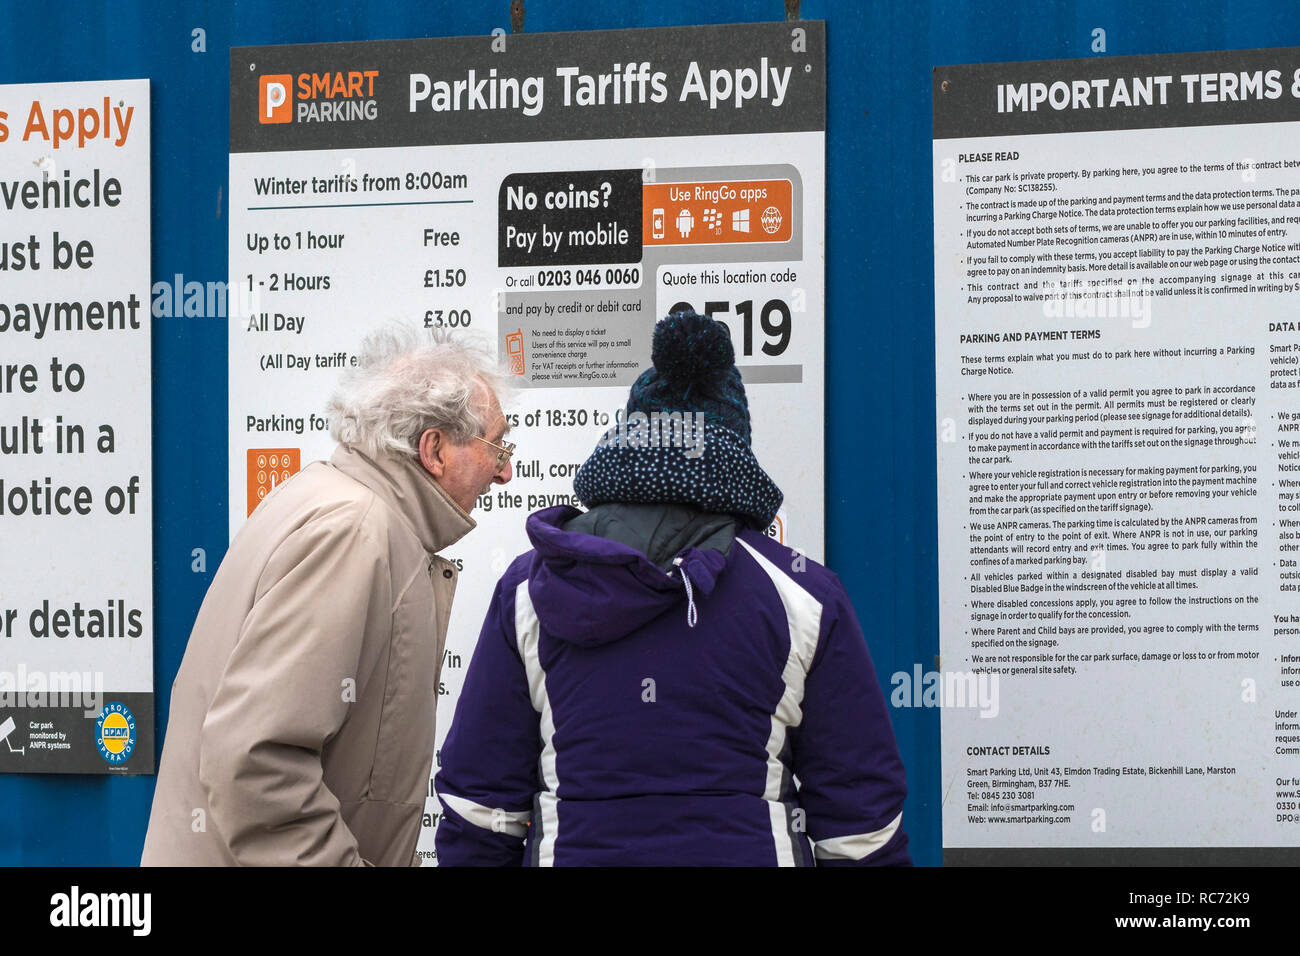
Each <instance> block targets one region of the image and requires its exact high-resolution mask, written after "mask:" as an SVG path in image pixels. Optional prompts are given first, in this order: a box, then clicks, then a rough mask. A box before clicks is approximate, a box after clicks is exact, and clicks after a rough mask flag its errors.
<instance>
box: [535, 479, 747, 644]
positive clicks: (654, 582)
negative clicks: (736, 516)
mask: <svg viewBox="0 0 1300 956" xmlns="http://www.w3.org/2000/svg"><path fill="white" fill-rule="evenodd" d="M629 507H637V506H625V505H602V506H601V509H602V515H601V516H597V518H596V519H592V518H591V516H592V515H593V514H594V513H595V512H596V511H597V509H593V510H592V512H587V513H586V514H584V513H583V512H581V511H579V510H578V509H576V508H572V507H569V506H568V505H559V506H557V507H554V508H546V509H544V510H542V511H538V512H534V513H533V514H531V515H529V516H528V521H527V525H526V527H527V531H528V538H529V540H530V541H531V542H532V544H533V548H534V550H535V552H536V555H535V558H534V562H533V567H532V569H531V571H530V574H529V583H528V594H529V597H530V598H531V599H532V602H533V607H534V609H535V610H536V612H537V618H538V620H539V621H540V622H541V624H542V626H543V627H545V628H546V630H547V632H548V633H550V634H553V635H555V636H556V637H557V638H559V639H561V640H564V641H567V642H569V643H571V644H578V645H583V646H589V647H595V646H598V645H601V644H608V643H611V642H613V641H617V640H619V639H621V638H623V637H626V636H627V635H628V634H631V633H632V632H633V631H636V630H638V629H639V628H641V627H643V626H644V625H646V624H648V623H649V622H651V621H652V620H654V619H655V618H657V617H659V616H660V615H661V614H664V613H665V612H667V611H670V610H675V611H676V612H677V613H680V614H681V615H682V619H683V621H685V620H687V614H688V609H689V607H690V606H691V605H692V604H693V603H695V602H698V601H699V599H700V598H701V597H707V596H708V595H709V594H710V593H711V592H712V591H713V588H714V586H715V585H716V584H717V580H718V576H719V575H720V574H721V573H722V571H723V570H724V569H725V568H726V565H727V556H728V554H729V553H730V548H731V544H732V538H733V535H734V522H733V523H732V524H731V530H730V531H728V530H727V529H720V528H719V527H718V526H717V524H716V523H713V522H708V521H704V522H694V523H691V522H687V523H686V524H682V523H681V522H680V521H674V520H673V519H674V517H675V516H674V515H673V514H671V513H669V514H668V519H669V520H668V521H667V522H665V521H664V520H662V519H663V514H664V511H663V509H664V508H665V507H667V508H673V507H680V506H640V507H642V508H645V509H646V510H645V511H644V512H640V513H634V512H630V511H629V510H628V509H629ZM611 509H617V513H612V512H611ZM656 511H658V512H659V515H658V519H659V520H656V515H655V512H656ZM600 517H604V518H606V519H610V518H612V519H613V520H614V521H615V523H618V524H620V525H622V530H621V533H620V535H619V536H620V537H621V538H622V540H612V539H611V538H607V537H602V536H600V535H599V534H595V533H586V532H585V531H582V530H574V529H575V528H587V529H590V530H596V529H597V528H599V529H600V530H601V533H605V531H606V530H607V528H608V525H609V522H608V521H600V520H598V519H599V518H600ZM589 519H590V520H589ZM638 526H639V527H642V528H645V529H647V531H648V533H647V534H646V535H645V536H644V537H645V541H644V543H645V545H646V546H647V550H649V551H650V552H651V553H655V552H659V553H660V555H661V556H667V557H666V560H665V564H667V566H668V570H665V569H664V568H663V567H660V566H658V565H656V564H655V562H654V561H652V560H651V559H650V557H648V556H647V554H646V553H645V551H643V550H638V549H637V548H635V547H632V546H631V545H630V544H627V543H624V542H625V541H631V540H636V535H635V533H634V532H635V529H636V528H637V527H638ZM676 545H680V547H674V546H676ZM723 545H725V548H726V550H725V551H723V550H718V547H719V546H723ZM670 551H676V553H675V554H671V555H669V552H670ZM687 579H689V589H690V598H689V599H688V593H687V590H688V587H687Z"/></svg>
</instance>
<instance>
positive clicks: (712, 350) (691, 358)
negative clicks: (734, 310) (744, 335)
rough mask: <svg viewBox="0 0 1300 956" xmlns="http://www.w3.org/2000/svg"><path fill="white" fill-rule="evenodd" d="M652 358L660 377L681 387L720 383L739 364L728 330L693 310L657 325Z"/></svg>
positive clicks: (671, 317) (673, 316)
mask: <svg viewBox="0 0 1300 956" xmlns="http://www.w3.org/2000/svg"><path fill="white" fill-rule="evenodd" d="M650 356H651V359H652V360H653V361H654V366H655V369H656V370H657V371H658V372H659V374H660V375H662V376H663V377H664V378H665V379H667V380H668V381H669V382H672V383H673V384H674V385H677V386H679V387H688V386H691V385H697V384H704V383H707V382H717V381H719V380H720V379H722V378H723V377H724V376H725V375H726V373H727V372H728V370H730V368H731V367H732V365H734V364H735V361H736V353H735V350H734V349H733V348H732V347H731V335H730V334H729V333H728V332H727V327H726V326H724V325H723V324H722V323H721V322H718V321H716V320H714V319H710V318H707V317H706V316H703V315H697V314H696V313H695V312H694V311H692V310H689V309H688V310H685V311H682V312H673V313H671V314H670V315H669V316H668V317H667V318H666V319H663V320H661V321H660V322H659V324H658V325H656V326H655V333H654V344H653V345H652V347H651V351H650Z"/></svg>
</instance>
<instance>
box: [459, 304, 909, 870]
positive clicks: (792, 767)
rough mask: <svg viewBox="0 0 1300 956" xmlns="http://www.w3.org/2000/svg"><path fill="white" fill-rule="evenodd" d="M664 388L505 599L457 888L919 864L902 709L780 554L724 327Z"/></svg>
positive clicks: (832, 588)
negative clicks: (907, 826) (483, 873)
mask: <svg viewBox="0 0 1300 956" xmlns="http://www.w3.org/2000/svg"><path fill="white" fill-rule="evenodd" d="M653 360H654V367H653V368H651V369H647V370H646V371H645V372H643V373H642V374H641V376H640V377H639V378H638V379H637V381H636V383H635V384H634V385H633V386H632V391H631V395H630V396H629V399H628V403H627V415H626V416H625V418H624V420H623V422H621V423H620V424H619V425H618V426H615V427H614V428H611V429H610V430H609V431H608V432H606V434H605V436H604V437H602V438H601V440H600V442H599V444H598V446H597V448H596V451H595V452H594V453H593V454H592V456H591V457H590V458H589V459H588V460H587V462H586V464H584V465H583V467H582V469H581V470H580V471H579V472H578V475H577V477H576V479H575V480H574V490H575V492H576V493H577V495H578V497H579V499H580V500H581V501H582V502H583V504H584V505H586V506H587V507H588V509H589V510H588V511H586V512H580V511H578V510H577V509H575V508H570V507H567V506H561V507H556V508H548V509H546V510H544V511H539V512H537V513H535V514H533V515H530V516H529V518H528V525H527V530H528V536H529V539H530V540H531V541H532V544H533V550H531V551H529V552H528V553H526V554H524V555H522V556H520V557H519V558H517V559H516V560H515V561H514V563H513V564H511V566H510V567H509V568H508V569H507V570H506V573H505V575H504V576H503V577H502V578H501V580H500V582H499V583H498V584H497V588H496V591H495V593H494V594H493V597H492V602H491V605H490V608H489V611H488V615H487V620H486V621H485V622H484V625H483V632H482V635H481V636H480V637H479V642H478V647H477V649H476V650H475V652H474V657H473V660H472V662H471V664H470V667H469V670H468V672H467V674H466V679H465V686H464V689H463V691H462V693H461V697H460V705H459V706H458V707H457V709H456V716H455V719H454V721H453V723H452V727H451V731H450V732H449V734H448V736H447V739H446V742H445V744H444V746H443V748H442V769H441V771H440V772H439V773H438V775H437V778H436V780H435V787H436V790H437V793H438V798H439V800H440V801H441V803H442V807H443V818H442V822H441V823H440V825H439V827H438V833H437V851H438V861H439V863H440V865H458V864H460V865H519V864H527V865H533V866H551V865H611V866H628V865H706V866H717V865H747V866H763V865H767V866H770V865H783V866H811V865H813V864H814V863H816V864H817V865H845V864H848V865H873V864H875V865H880V864H907V863H909V862H910V860H909V858H908V854H907V836H906V834H905V832H904V830H903V826H902V809H903V797H904V795H905V793H906V784H905V780H904V773H903V765H902V761H901V760H900V759H899V755H898V748H897V745H896V744H895V742H894V734H893V730H892V728H891V726H890V722H889V715H888V712H887V710H886V707H885V701H884V695H883V694H882V693H881V688H880V685H879V683H878V682H877V680H876V675H875V671H874V669H873V668H872V665H871V658H870V656H869V654H868V652H867V645H866V642H865V640H864V638H863V635H862V631H861V629H860V627H859V626H858V621H857V618H856V616H855V615H854V613H853V608H852V606H851V605H850V603H849V599H848V596H847V594H846V593H845V591H844V587H843V585H842V584H841V583H840V581H839V578H837V577H836V576H835V575H834V574H833V573H831V572H830V571H828V570H827V569H826V568H824V567H822V566H821V565H819V564H817V563H815V562H813V561H810V560H808V559H807V558H806V557H804V556H803V555H801V554H799V553H798V552H795V551H792V550H791V549H789V548H786V547H783V546H782V545H780V544H778V543H776V542H775V541H773V540H772V539H771V538H769V537H768V536H767V535H766V534H764V531H763V529H765V528H767V527H768V526H769V525H770V524H771V522H772V520H773V517H774V516H775V514H776V511H777V508H778V507H779V506H780V504H781V492H780V490H779V489H778V488H777V487H776V485H775V484H773V482H772V480H771V479H770V478H769V477H768V476H767V474H766V473H764V471H763V470H762V468H760V467H759V465H758V462H757V461H756V460H755V458H754V455H753V453H752V451H751V450H750V425H749V409H748V404H747V402H746V399H745V390H744V386H743V384H742V383H741V378H740V373H739V372H738V371H737V369H736V367H735V365H734V355H733V351H732V346H731V340H730V337H729V335H728V333H727V330H726V328H725V327H723V326H722V325H721V324H719V323H717V322H715V321H713V320H712V319H708V318H703V317H701V316H698V315H696V314H695V313H694V312H681V313H674V314H673V315H670V316H669V317H668V318H667V319H665V320H663V321H661V322H660V323H659V325H658V326H657V327H656V329H655V333H654V345H653Z"/></svg>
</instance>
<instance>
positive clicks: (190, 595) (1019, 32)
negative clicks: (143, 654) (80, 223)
mask: <svg viewBox="0 0 1300 956" xmlns="http://www.w3.org/2000/svg"><path fill="white" fill-rule="evenodd" d="M508 9H509V5H508V3H507V0H496V2H492V3H468V2H466V3H446V2H437V0H422V2H419V3H416V2H403V0H385V2H383V3H373V4H366V3H363V2H359V0H280V2H274V0H228V2H199V0H172V2H156V3H147V2H143V0H113V2H100V3H92V2H84V0H82V2H72V0H62V2H59V3H53V4H52V3H30V2H22V3H18V2H14V0H2V2H0V83H34V82H45V81H56V80H96V79H126V78H139V77H148V78H150V79H151V80H152V81H153V275H154V278H155V279H156V280H160V279H165V278H167V279H169V278H170V277H171V276H173V275H174V274H176V273H182V274H183V275H184V276H185V277H186V279H187V280H199V281H210V280H225V279H226V277H227V276H226V216H227V212H228V209H227V203H226V199H225V193H226V186H227V164H226V150H227V141H228V123H227V112H228V108H227V98H228V92H229V80H228V75H227V69H228V62H229V61H228V55H227V51H228V48H229V47H231V46H241V45H251V44H270V43H305V42H324V41H336V40H376V39H386V38H392V37H407V36H457V35H484V34H487V33H490V32H491V30H492V29H493V28H494V27H504V28H506V29H507V30H508V29H509V13H508ZM527 9H528V16H527V29H528V31H529V32H545V31H554V30H590V29H617V28H625V27H653V26H671V25H685V24H692V23H728V22H731V23H742V22H750V21H755V20H777V19H782V18H783V17H784V13H783V5H782V3H781V2H780V0H761V2H760V0H743V2H724V0H691V2H689V3H688V2H686V0H656V2H654V3H647V2H634V0H607V2H605V3H600V4H593V3H589V2H585V0H529V2H528V3H527ZM803 15H804V17H806V18H808V19H821V20H826V21H828V38H829V44H830V50H829V77H828V93H829V103H828V106H829V113H828V132H827V174H828V176H827V207H826V208H827V218H826V235H827V260H826V289H827V302H826V308H827V323H826V324H827V342H826V355H827V421H826V433H827V438H828V443H827V448H828V455H827V463H826V492H827V495H826V500H827V507H828V515H827V518H828V523H827V528H828V531H827V544H828V563H829V564H830V565H831V567H832V568H834V569H835V570H836V571H837V572H838V573H839V575H840V576H841V577H842V578H843V580H844V582H845V584H846V585H847V586H848V588H849V591H850V593H851V594H852V596H853V600H854V603H855V604H856V606H857V609H858V613H859V616H860V617H861V618H862V621H863V625H864V627H865V629H866V630H867V634H868V640H869V642H870V645H871V651H872V654H873V656H874V658H875V662H876V668H877V670H878V672H879V673H880V675H881V678H882V681H883V682H886V683H887V682H888V675H890V674H891V673H893V672H894V671H896V670H907V671H910V670H911V668H912V665H913V664H914V663H917V662H919V663H921V664H922V665H923V666H924V667H926V668H927V669H928V668H930V667H933V666H934V655H935V654H937V653H938V632H937V620H938V608H937V602H938V581H937V572H936V531H935V450H934V442H935V414H934V311H933V273H932V263H931V255H932V242H931V232H932V219H931V208H930V202H931V198H930V197H931V193H930V189H931V179H930V165H931V158H930V157H931V153H930V69H931V67H933V66H935V65H941V64H951V63H973V62H981V61H998V60H1031V59H1055V58H1061V57H1084V56H1092V55H1094V54H1093V53H1092V52H1091V49H1090V44H1091V31H1092V30H1093V29H1094V28H1096V27H1101V28H1104V29H1105V30H1106V39H1107V51H1106V52H1107V54H1109V55H1121V54H1131V53H1171V52H1180V51H1191V50H1210V49H1245V48H1252V47H1269V46H1292V45H1300V7H1297V6H1296V5H1295V4H1292V3H1287V2H1283V0H1252V2H1236V3H1216V2H1212V0H1184V2H1179V3H1168V4H1165V3H1140V2H1134V0H1125V2H1118V0H1111V2H1077V3H1075V2H1067V0H998V2H978V3H962V2H956V0H929V2H903V0H896V2H881V0H871V2H848V0H843V2H831V0H823V2H805V3H804V5H803ZM196 27H201V28H203V29H204V30H206V31H207V52H206V53H194V52H191V31H192V30H193V29H194V28H196ZM153 334H154V339H153V354H154V368H153V383H154V385H153V401H154V434H155V436H156V443H155V447H154V488H155V493H156V498H155V528H154V547H155V555H156V562H155V566H154V587H155V604H154V606H155V611H156V619H157V633H156V635H155V638H154V646H155V684H156V688H157V690H158V719H159V726H160V730H161V731H162V732H164V733H165V721H166V716H167V709H168V706H169V702H170V688H171V682H172V679H173V677H174V676H175V674H176V670H177V668H178V667H179V666H180V661H181V655H182V653H183V652H184V649H185V641H186V639H187V638H188V636H189V630H190V626H191V624H192V623H193V620H194V615H195V612H196V611H197V610H198V607H199V604H200V602H201V601H202V598H203V594H204V591H205V589H206V587H207V584H208V582H209V581H210V580H211V573H212V572H213V571H215V570H216V567H217V564H218V562H219V559H220V556H221V555H222V554H223V553H224V551H225V546H226V533H227V532H226V514H227V508H226V504H227V494H226V474H227V471H226V427H227V422H226V418H227V415H226V326H225V322H224V320H221V319H158V320H155V322H154V333H153ZM0 546H4V547H11V546H13V545H12V544H11V543H9V542H4V543H3V544H2V545H0ZM196 547H201V548H205V549H206V550H207V554H208V569H209V570H208V573H207V574H194V573H192V572H191V570H190V561H191V558H190V553H191V550H192V549H194V548H196ZM894 718H895V729H896V731H897V734H898V741H899V745H900V747H901V749H902V754H903V760H904V762H905V763H906V764H907V768H908V777H909V782H910V789H911V794H910V797H909V801H908V807H907V811H906V814H905V818H904V819H905V825H906V826H907V827H908V829H909V831H910V833H911V836H912V846H913V851H914V855H915V858H916V861H917V862H918V863H922V864H937V863H938V862H939V858H940V843H941V841H940V834H939V804H940V799H941V795H940V792H939V791H940V785H939V757H938V754H939V720H938V712H937V711H920V710H913V711H906V710H903V711H894ZM153 785H154V778H153V777H116V778H106V777H91V776H63V777H59V776H47V777H34V776H25V777H24V776H4V777H0V865H6V866H12V865H65V864H66V865H134V864H135V863H137V862H138V861H139V857H140V848H141V846H142V844H143V842H144V832H145V827H146V825H147V822H148V816H149V806H150V802H151V799H152V795H153Z"/></svg>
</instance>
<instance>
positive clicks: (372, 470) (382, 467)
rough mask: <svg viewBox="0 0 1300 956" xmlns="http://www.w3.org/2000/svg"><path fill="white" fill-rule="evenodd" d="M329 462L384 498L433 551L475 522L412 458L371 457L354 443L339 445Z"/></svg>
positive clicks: (450, 541)
mask: <svg viewBox="0 0 1300 956" xmlns="http://www.w3.org/2000/svg"><path fill="white" fill-rule="evenodd" d="M330 464H332V465H334V467H336V468H337V469H338V470H339V471H341V472H343V473H344V474H345V475H347V476H348V477H350V478H355V479H356V480H357V481H359V482H361V484H363V485H365V486H366V487H367V488H369V489H370V490H371V491H373V492H374V493H375V494H376V495H378V496H379V497H380V498H381V499H383V501H384V503H385V504H387V505H388V506H389V507H390V508H392V509H393V510H394V511H395V512H397V514H398V515H400V516H401V518H402V520H403V521H405V522H406V523H407V524H408V525H410V528H411V531H412V532H414V533H415V536H416V537H417V538H419V539H420V543H421V544H422V545H424V550H425V551H428V552H429V553H430V554H435V553H437V552H438V551H441V550H442V549H443V548H446V547H449V546H451V545H453V544H455V543H456V542H457V541H459V540H460V539H461V538H463V537H464V536H465V535H466V534H468V533H469V532H470V531H471V530H473V529H474V527H475V525H476V522H475V521H474V519H473V518H471V517H470V516H469V515H468V514H466V513H465V511H464V509H462V508H461V507H460V505H458V504H456V502H454V501H452V500H451V498H450V497H449V496H448V495H447V493H446V492H445V491H443V490H442V488H441V487H440V486H439V485H438V483H437V482H436V481H434V480H433V476H432V475H430V474H429V473H428V472H427V471H425V470H424V468H423V466H421V465H420V463H419V462H418V461H416V460H415V459H413V458H406V457H399V456H396V455H383V456H381V457H379V458H370V457H368V456H366V455H364V454H362V453H361V452H360V451H358V450H357V449H355V448H353V447H352V446H351V445H339V446H338V448H337V449H335V451H334V454H333V455H332V456H331V457H330Z"/></svg>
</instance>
